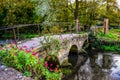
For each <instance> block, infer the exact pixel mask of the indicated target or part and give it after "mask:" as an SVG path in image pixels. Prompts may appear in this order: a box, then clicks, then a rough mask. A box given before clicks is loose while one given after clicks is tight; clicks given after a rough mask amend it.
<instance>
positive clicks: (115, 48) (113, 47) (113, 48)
mask: <svg viewBox="0 0 120 80" xmlns="http://www.w3.org/2000/svg"><path fill="white" fill-rule="evenodd" d="M101 49H102V50H104V51H119V52H120V46H119V45H108V46H107V45H102V46H101Z"/></svg>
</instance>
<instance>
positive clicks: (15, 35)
mask: <svg viewBox="0 0 120 80" xmlns="http://www.w3.org/2000/svg"><path fill="white" fill-rule="evenodd" d="M13 34H14V39H15V43H16V45H17V41H16V33H15V29H14V28H13Z"/></svg>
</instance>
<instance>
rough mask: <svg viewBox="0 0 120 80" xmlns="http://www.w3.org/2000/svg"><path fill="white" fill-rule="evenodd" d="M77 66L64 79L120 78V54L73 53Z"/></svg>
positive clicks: (94, 79) (108, 79)
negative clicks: (86, 54) (87, 54)
mask: <svg viewBox="0 0 120 80" xmlns="http://www.w3.org/2000/svg"><path fill="white" fill-rule="evenodd" d="M71 58H72V59H75V58H76V64H75V62H74V60H69V62H71V64H72V63H74V64H75V65H74V66H75V67H74V69H73V70H72V72H71V73H70V74H67V75H64V77H63V79H62V80H120V55H119V54H113V53H111V52H107V53H103V52H98V53H96V54H92V55H89V56H85V55H76V56H75V55H74V56H73V55H71Z"/></svg>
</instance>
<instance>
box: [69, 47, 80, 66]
mask: <svg viewBox="0 0 120 80" xmlns="http://www.w3.org/2000/svg"><path fill="white" fill-rule="evenodd" d="M77 60H78V47H77V45H72V46H71V48H70V51H69V54H68V62H69V63H71V64H72V66H75V65H76V64H77Z"/></svg>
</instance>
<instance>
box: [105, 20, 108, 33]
mask: <svg viewBox="0 0 120 80" xmlns="http://www.w3.org/2000/svg"><path fill="white" fill-rule="evenodd" d="M108 22H109V20H108V19H104V34H107V33H108V30H109V25H108V24H109V23H108Z"/></svg>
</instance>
